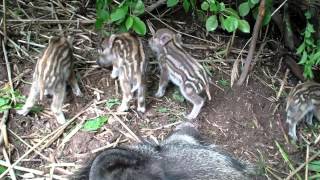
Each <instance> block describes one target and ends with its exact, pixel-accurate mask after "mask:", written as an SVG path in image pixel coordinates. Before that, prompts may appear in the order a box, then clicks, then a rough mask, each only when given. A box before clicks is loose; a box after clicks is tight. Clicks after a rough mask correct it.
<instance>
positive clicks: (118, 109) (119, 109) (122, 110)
mask: <svg viewBox="0 0 320 180" xmlns="http://www.w3.org/2000/svg"><path fill="white" fill-rule="evenodd" d="M128 109H129V107H128V106H127V105H123V104H121V105H120V106H119V107H118V108H117V111H118V112H125V111H128Z"/></svg>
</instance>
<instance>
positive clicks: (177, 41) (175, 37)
mask: <svg viewBox="0 0 320 180" xmlns="http://www.w3.org/2000/svg"><path fill="white" fill-rule="evenodd" d="M173 40H174V41H175V42H176V43H178V44H182V40H181V34H175V35H174V37H173Z"/></svg>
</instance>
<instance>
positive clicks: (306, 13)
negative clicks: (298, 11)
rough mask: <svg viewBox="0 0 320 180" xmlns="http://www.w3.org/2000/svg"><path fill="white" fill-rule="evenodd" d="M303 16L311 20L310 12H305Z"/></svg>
mask: <svg viewBox="0 0 320 180" xmlns="http://www.w3.org/2000/svg"><path fill="white" fill-rule="evenodd" d="M304 16H306V18H307V19H311V13H310V11H307V12H305V13H304Z"/></svg>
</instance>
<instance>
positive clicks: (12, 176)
mask: <svg viewBox="0 0 320 180" xmlns="http://www.w3.org/2000/svg"><path fill="white" fill-rule="evenodd" d="M2 153H3V156H4V159H5V160H6V162H7V164H9V165H11V162H10V159H9V156H8V153H7V151H6V149H5V148H2ZM9 174H10V177H11V179H12V180H16V179H17V178H16V175H15V174H14V170H13V169H11V170H10V171H9Z"/></svg>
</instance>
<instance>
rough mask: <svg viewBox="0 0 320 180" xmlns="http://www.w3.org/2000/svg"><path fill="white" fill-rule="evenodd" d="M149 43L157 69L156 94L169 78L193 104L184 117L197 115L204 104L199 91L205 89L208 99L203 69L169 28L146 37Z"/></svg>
mask: <svg viewBox="0 0 320 180" xmlns="http://www.w3.org/2000/svg"><path fill="white" fill-rule="evenodd" d="M149 44H150V46H151V48H152V49H153V50H154V51H155V52H156V53H157V56H158V61H159V65H160V69H161V74H160V83H159V89H158V91H157V93H156V96H157V97H162V96H163V95H164V93H165V89H166V86H167V84H168V81H169V80H170V81H172V82H173V83H174V84H175V85H177V86H179V88H180V91H181V93H182V95H184V97H185V98H186V99H187V100H189V101H190V102H192V103H193V105H194V107H193V109H192V111H191V113H190V114H189V115H187V118H188V119H193V118H195V117H197V115H198V114H199V112H200V109H201V107H202V106H203V104H204V99H203V98H202V97H200V96H199V94H200V93H201V92H203V91H204V90H205V91H206V94H207V96H208V99H209V100H211V96H210V92H209V79H208V76H207V73H206V71H205V70H204V68H203V67H202V66H201V64H200V63H198V62H197V61H196V60H195V59H194V58H193V57H192V56H191V55H190V54H189V53H188V52H186V51H185V50H184V49H183V48H182V45H181V39H180V36H179V35H177V34H175V33H174V32H172V31H171V30H169V29H159V30H158V31H157V32H156V33H155V34H154V36H153V37H152V38H151V39H150V40H149Z"/></svg>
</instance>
